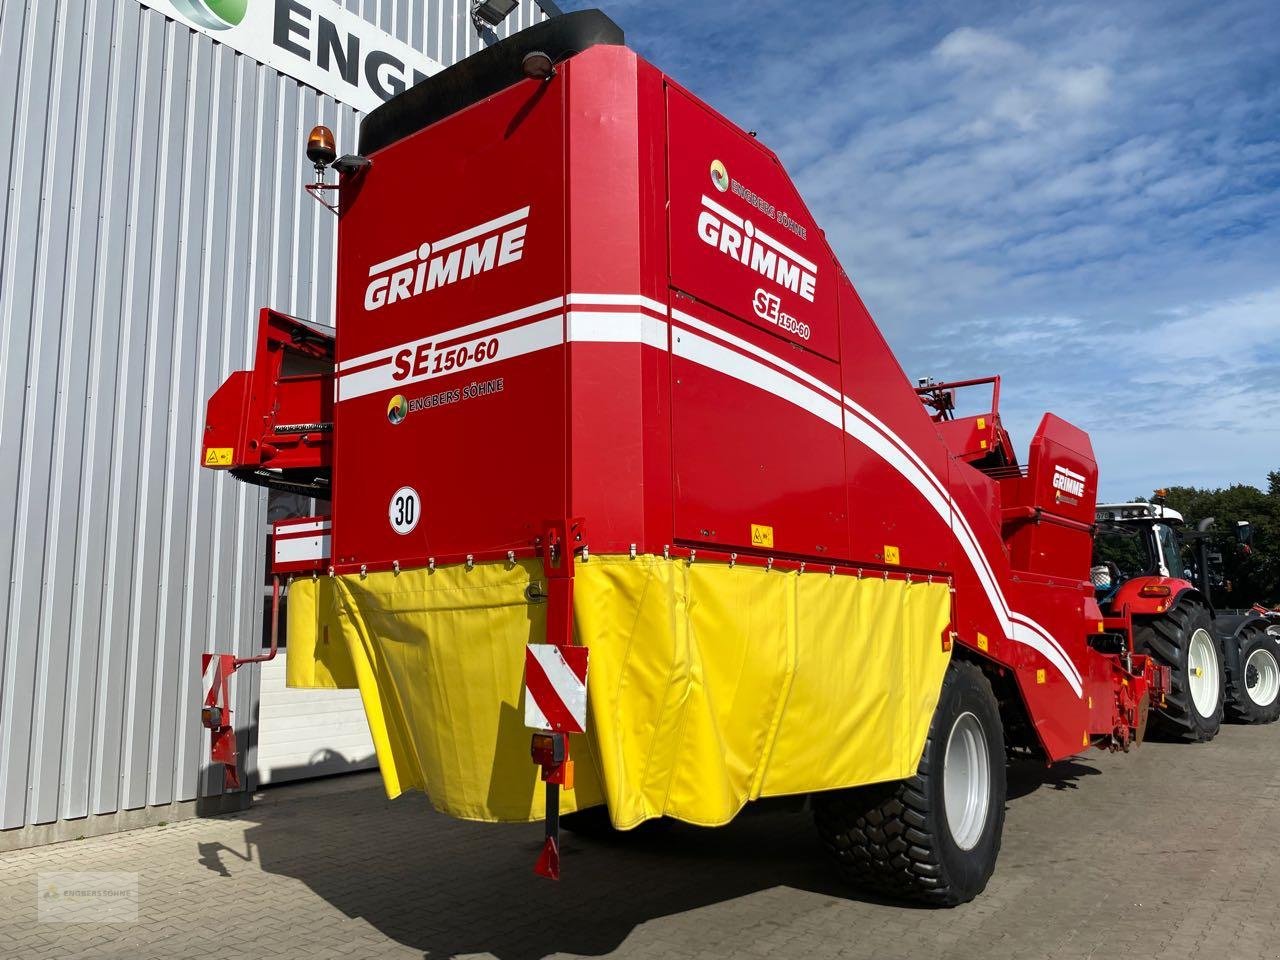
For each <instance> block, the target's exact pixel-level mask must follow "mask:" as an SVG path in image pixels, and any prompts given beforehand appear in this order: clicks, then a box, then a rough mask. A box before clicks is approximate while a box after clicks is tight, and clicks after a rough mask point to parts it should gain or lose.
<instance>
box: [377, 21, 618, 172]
mask: <svg viewBox="0 0 1280 960" xmlns="http://www.w3.org/2000/svg"><path fill="white" fill-rule="evenodd" d="M624 43H625V40H624V37H623V34H622V29H621V28H620V27H619V26H618V25H617V24H616V23H614V22H613V21H612V20H610V19H609V18H608V17H606V16H605V15H604V14H603V13H601V12H600V11H599V10H580V11H577V12H576V13H566V14H564V15H563V16H559V17H552V18H551V19H550V20H544V21H543V22H542V23H539V24H536V25H535V26H532V27H529V28H528V29H525V30H521V31H520V32H519V33H517V34H514V35H513V36H510V37H508V38H507V39H506V40H500V41H498V42H497V43H495V44H494V45H493V46H491V47H488V48H486V49H484V50H481V51H480V52H479V53H473V54H472V55H471V56H469V57H467V58H466V59H465V60H460V61H459V62H458V63H455V64H454V65H453V66H452V67H448V68H446V69H444V70H441V71H440V72H439V73H437V74H436V75H435V76H433V77H428V78H427V79H426V80H423V81H422V82H421V83H419V84H417V85H416V86H413V87H410V88H409V89H408V90H406V91H405V92H404V93H402V94H399V95H398V96H395V97H392V98H391V99H390V100H388V101H387V102H386V103H384V104H383V105H382V106H380V107H378V109H376V110H374V111H373V113H371V114H369V115H368V116H367V117H365V118H364V121H363V122H362V123H361V124H360V152H361V153H362V154H363V155H364V156H366V157H367V156H369V155H370V154H372V153H376V152H377V151H378V150H381V149H382V148H383V147H387V146H390V145H391V144H393V143H395V142H396V141H397V140H403V139H404V138H405V137H408V136H411V135H413V134H415V133H417V132H418V131H419V130H422V129H424V128H426V127H429V126H431V124H433V123H435V122H436V121H438V120H443V119H444V118H445V117H447V116H449V115H450V114H454V113H457V112H458V111H459V110H462V109H464V108H466V107H469V106H471V104H473V103H478V102H479V101H481V100H483V99H484V98H485V97H490V96H493V95H494V94H495V93H498V92H499V91H501V90H505V89H506V88H507V87H509V86H511V85H512V84H514V83H518V82H519V81H521V80H523V79H524V70H523V68H522V66H521V64H522V63H523V61H524V58H525V55H526V54H528V53H532V52H533V51H534V50H541V51H542V52H543V53H545V54H547V55H548V56H549V57H551V60H552V62H553V63H559V62H560V61H562V60H564V59H566V58H567V57H571V56H573V55H574V54H575V53H581V52H582V51H583V50H586V49H587V48H588V47H594V46H597V45H600V44H605V45H608V46H615V47H620V46H623V45H624Z"/></svg>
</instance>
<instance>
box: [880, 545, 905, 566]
mask: <svg viewBox="0 0 1280 960" xmlns="http://www.w3.org/2000/svg"><path fill="white" fill-rule="evenodd" d="M884 562H885V563H901V562H902V558H901V556H900V555H899V553H898V548H897V547H891V546H889V545H888V544H885V548H884Z"/></svg>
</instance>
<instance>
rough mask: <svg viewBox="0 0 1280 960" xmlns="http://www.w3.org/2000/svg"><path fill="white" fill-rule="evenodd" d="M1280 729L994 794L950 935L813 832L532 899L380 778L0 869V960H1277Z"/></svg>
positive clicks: (768, 836)
mask: <svg viewBox="0 0 1280 960" xmlns="http://www.w3.org/2000/svg"><path fill="white" fill-rule="evenodd" d="M1278 761H1280V727H1270V728H1267V727H1262V728H1258V727H1228V728H1225V729H1224V730H1223V733H1222V734H1221V735H1220V736H1219V738H1218V739H1217V741H1215V742H1214V743H1211V744H1207V745H1191V744H1175V743H1148V744H1146V745H1144V746H1143V747H1142V748H1141V749H1140V750H1138V751H1137V752H1136V753H1134V754H1130V755H1129V756H1114V757H1113V756H1106V755H1101V754H1093V755H1089V756H1087V757H1086V758H1084V759H1082V760H1079V761H1077V762H1073V763H1068V764H1064V765H1062V766H1060V767H1057V768H1054V769H1052V770H1048V771H1046V770H1044V769H1043V768H1041V767H1038V766H1031V765H1017V766H1015V768H1014V769H1013V771H1012V772H1011V779H1010V794H1011V796H1010V801H1009V812H1008V822H1007V823H1006V826H1005V842H1004V850H1003V852H1002V853H1001V856H1000V863H999V866H998V868H997V871H996V876H995V878H994V879H993V880H992V882H991V884H990V886H989V887H988V888H987V892H986V894H985V895H984V896H983V897H981V898H980V899H979V900H978V901H976V902H974V903H972V904H969V905H967V906H964V907H960V908H957V909H954V910H926V909H913V908H908V907H902V906H898V905H895V904H890V903H883V902H877V901H875V900H872V899H867V898H865V897H862V896H860V895H858V894H855V893H851V892H849V891H847V890H845V889H843V888H842V887H841V886H840V885H839V883H838V882H837V881H836V880H835V879H834V877H833V875H832V873H831V871H830V870H829V868H828V866H827V864H826V863H825V861H824V860H823V857H822V851H821V850H820V849H819V846H818V843H817V841H816V839H815V837H814V834H813V831H812V829H811V827H810V824H809V819H808V816H807V814H805V813H803V812H802V811H796V810H785V809H784V810H769V811H756V812H752V813H749V814H746V815H744V816H743V817H740V818H739V820H738V821H737V822H736V823H734V824H733V825H731V826H730V827H727V828H724V829H721V830H696V829H693V828H687V827H683V826H672V827H670V828H668V829H660V830H656V831H655V830H650V831H646V832H644V833H643V834H641V835H638V836H637V835H629V836H627V837H624V838H622V839H620V840H612V841H609V842H599V841H596V842H589V841H585V840H576V839H573V838H570V839H569V840H568V841H567V844H566V850H565V856H564V870H565V878H564V880H563V881H561V882H560V883H559V884H553V883H550V882H546V881H541V880H538V879H536V878H535V877H533V876H532V875H531V873H530V869H531V867H532V864H533V860H534V858H535V856H536V853H537V850H538V846H539V827H537V826H527V825H521V826H514V827H508V826H497V827H495V826H486V825H479V824H469V823H461V822H457V821H453V820H450V819H447V818H445V817H442V816H440V815H438V814H435V813H433V812H431V811H430V810H429V808H428V807H427V805H426V802H425V800H424V799H423V798H422V797H420V796H416V797H408V798H402V799H400V800H396V801H393V802H388V801H386V800H385V799H384V797H383V795H382V792H381V787H380V783H379V781H378V780H377V778H376V775H359V776H356V777H348V778H342V779H339V780H332V781H327V782H324V783H320V784H314V785H309V786H303V787H292V788H280V789H276V790H273V791H271V792H269V793H267V794H265V799H264V801H263V802H261V803H260V804H258V805H257V806H255V807H254V808H253V809H252V810H250V811H248V812H247V813H245V814H242V815H238V816H236V817H224V818H217V819H206V820H192V821H186V822H182V823H178V824H174V825H170V826H165V827H155V828H149V829H145V830H138V831H135V832H131V833H124V834H116V835H114V836H105V837H98V838H93V839H88V840H81V841H73V842H69V843H62V844H57V845H53V846H48V847H43V848H37V849H32V850H23V851H17V852H13V853H6V854H0V955H3V956H6V957H10V956H11V957H22V958H37V957H58V958H72V957H121V958H124V957H127V958H130V960H132V958H147V957H191V958H197V957H198V958H206V957H207V958H222V957H228V958H230V957H254V958H294V957H296V958H305V960H322V958H329V957H358V958H364V957H422V956H427V957H431V958H437V957H450V956H456V955H471V954H482V955H487V954H491V955H493V956H496V957H499V958H501V960H532V958H539V957H543V956H546V955H551V954H565V955H579V956H592V957H594V956H603V955H613V954H617V955H619V956H621V955H626V956H631V957H663V958H666V957H689V958H706V957H730V956H733V957H739V956H760V957H792V956H795V957H825V956H831V957H835V956H840V957H874V958H877V960H888V958H895V957H920V958H923V957H928V958H945V957H973V958H984V960H993V958H1002V957H1010V958H1012V957H1017V958H1027V957H1107V958H1115V957H1121V958H1132V957H1159V958H1161V960H1178V958H1189V957H1205V958H1213V960H1220V958H1232V960H1248V958H1255V957H1280V912H1278V911H1277V910H1276V907H1275V899H1276V893H1277V891H1280V839H1278V838H1277V832H1276V830H1275V829H1274V827H1275V825H1276V824H1277V823H1280V818H1278V817H1277V805H1278V804H1280V762H1278ZM65 870H75V871H131V872H136V873H137V874H138V878H139V879H138V884H139V887H138V890H139V895H138V920H137V922H134V923H115V924H63V923H48V922H43V923H42V922H39V920H38V919H37V905H38V891H37V874H38V873H39V872H41V871H65Z"/></svg>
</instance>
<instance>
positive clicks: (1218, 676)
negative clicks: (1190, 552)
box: [1134, 599, 1226, 743]
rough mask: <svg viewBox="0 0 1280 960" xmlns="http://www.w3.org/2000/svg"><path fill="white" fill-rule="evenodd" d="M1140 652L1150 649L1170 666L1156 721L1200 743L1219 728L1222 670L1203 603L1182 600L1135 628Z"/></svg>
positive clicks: (1223, 697)
mask: <svg viewBox="0 0 1280 960" xmlns="http://www.w3.org/2000/svg"><path fill="white" fill-rule="evenodd" d="M1134 639H1135V640H1136V644H1135V646H1136V648H1137V652H1138V653H1148V654H1150V655H1152V656H1153V657H1155V658H1156V660H1157V661H1159V662H1160V663H1162V664H1164V665H1165V666H1167V667H1168V668H1169V672H1170V680H1171V686H1172V688H1173V689H1172V690H1170V692H1169V695H1168V697H1166V702H1165V704H1164V706H1163V707H1161V708H1160V710H1159V712H1158V714H1157V715H1156V717H1155V718H1153V719H1155V720H1157V721H1158V722H1159V725H1160V726H1162V727H1164V728H1165V729H1166V730H1169V731H1171V732H1175V733H1179V734H1186V735H1187V736H1190V737H1191V739H1193V740H1196V741H1199V742H1201V743H1203V742H1205V741H1208V740H1212V739H1213V738H1214V737H1216V736H1217V735H1218V730H1219V729H1220V728H1221V726H1222V707H1223V700H1224V699H1225V696H1224V695H1225V693H1226V680H1225V673H1226V671H1225V670H1224V668H1223V664H1222V647H1221V645H1220V644H1219V642H1218V639H1217V637H1216V636H1215V635H1214V632H1213V620H1212V619H1210V617H1209V611H1208V610H1207V609H1206V608H1205V606H1204V605H1203V604H1202V603H1200V602H1198V601H1196V600H1191V599H1182V600H1179V601H1178V602H1177V603H1176V604H1174V606H1173V609H1171V610H1170V611H1169V612H1168V613H1166V614H1165V615H1164V616H1162V617H1157V618H1156V619H1154V620H1152V621H1150V622H1149V623H1145V624H1142V625H1141V626H1138V627H1135V629H1134Z"/></svg>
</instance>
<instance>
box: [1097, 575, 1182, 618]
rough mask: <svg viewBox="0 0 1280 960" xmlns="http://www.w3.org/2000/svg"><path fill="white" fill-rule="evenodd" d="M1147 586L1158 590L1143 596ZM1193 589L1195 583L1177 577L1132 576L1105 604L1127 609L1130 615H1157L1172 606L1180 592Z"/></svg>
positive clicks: (1117, 608) (1118, 608)
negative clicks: (1150, 594)
mask: <svg viewBox="0 0 1280 960" xmlns="http://www.w3.org/2000/svg"><path fill="white" fill-rule="evenodd" d="M1148 587H1152V588H1156V591H1158V592H1155V591H1149V592H1153V593H1154V595H1152V596H1143V594H1142V591H1143V589H1144V588H1148ZM1194 589H1195V584H1193V583H1192V582H1191V581H1189V580H1183V579H1180V578H1179V577H1161V576H1149V577H1134V578H1132V579H1131V580H1126V581H1125V582H1124V583H1122V584H1121V585H1120V588H1119V589H1118V590H1117V591H1116V592H1115V593H1114V594H1113V595H1112V597H1111V599H1110V601H1108V603H1107V606H1108V607H1109V608H1110V609H1112V610H1127V611H1128V614H1129V616H1130V617H1158V616H1160V614H1162V613H1164V612H1165V611H1166V610H1168V609H1169V608H1170V607H1171V606H1173V604H1174V603H1175V602H1176V601H1177V599H1178V596H1179V595H1180V594H1181V593H1183V592H1184V591H1186V590H1194ZM1165 591H1167V592H1165Z"/></svg>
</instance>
